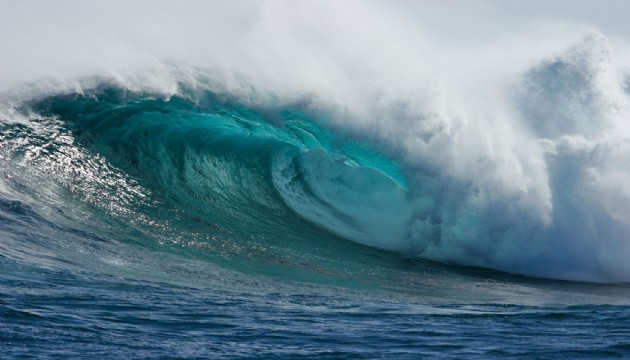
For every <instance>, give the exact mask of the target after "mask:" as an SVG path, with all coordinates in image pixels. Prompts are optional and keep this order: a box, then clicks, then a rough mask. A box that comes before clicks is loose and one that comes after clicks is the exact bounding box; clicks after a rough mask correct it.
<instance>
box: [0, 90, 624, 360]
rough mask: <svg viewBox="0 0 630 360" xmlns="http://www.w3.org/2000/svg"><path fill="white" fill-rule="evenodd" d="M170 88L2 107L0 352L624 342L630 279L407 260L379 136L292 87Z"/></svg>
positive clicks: (398, 182)
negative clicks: (279, 93) (340, 122)
mask: <svg viewBox="0 0 630 360" xmlns="http://www.w3.org/2000/svg"><path fill="white" fill-rule="evenodd" d="M182 93H183V95H181V96H174V97H171V98H163V97H159V96H157V95H153V94H146V93H138V92H132V91H128V90H125V89H124V88H121V87H119V86H114V85H111V84H109V83H105V84H102V85H101V86H99V87H96V88H94V89H92V90H90V91H88V92H87V93H86V92H83V93H60V94H53V95H49V96H43V97H37V98H35V99H31V100H28V101H24V102H23V103H22V104H21V105H20V107H19V108H18V111H17V113H16V114H14V115H15V116H14V117H11V118H9V117H7V118H3V119H2V122H1V123H0V124H1V125H0V170H1V173H0V350H1V357H3V358H147V357H150V358H223V357H225V358H234V357H236V358H247V357H253V358H256V357H258V358H291V359H292V358H303V357H305V358H317V359H321V358H324V359H326V358H348V359H355V358H370V359H371V358H418V357H434V356H436V357H453V358H492V357H496V358H503V357H517V358H610V357H629V356H630V340H629V339H630V306H629V305H630V287H629V286H628V285H625V284H589V283H581V282H567V281H554V280H545V279H539V278H531V277H524V276H517V275H510V274H507V273H501V272H495V271H492V270H485V269H480V268H470V267H461V266H457V265H456V264H438V263H434V262H430V261H426V260H422V259H421V258H419V257H418V256H416V255H418V254H419V253H421V250H422V249H420V248H419V247H417V246H413V244H411V245H410V244H407V243H402V242H400V241H398V240H397V239H401V238H405V234H402V233H397V232H398V231H399V228H398V227H396V226H395V225H397V224H398V221H399V219H400V218H403V217H404V216H406V214H407V212H408V211H409V209H406V208H405V205H404V202H402V199H404V198H405V196H407V195H406V194H407V193H409V192H410V191H413V189H411V188H410V187H411V186H412V185H413V184H410V183H409V181H408V177H409V172H408V170H406V169H405V166H404V164H402V163H401V162H400V161H398V160H396V159H395V158H394V157H392V156H390V155H391V154H387V153H383V152H381V151H379V147H378V146H377V145H374V144H372V145H369V144H365V143H362V142H360V141H357V139H356V138H353V137H352V136H348V135H347V134H345V133H343V132H338V131H336V129H334V127H330V126H328V125H327V124H328V122H327V121H326V116H325V114H322V113H321V112H317V111H313V109H312V108H308V107H304V106H302V105H300V104H295V105H291V106H282V107H274V106H266V107H256V106H252V105H251V104H250V105H245V104H244V103H243V102H240V101H239V100H238V99H234V98H231V97H229V96H223V95H220V94H216V93H212V92H202V93H194V92H188V93H187V92H185V91H183V92H182ZM315 117H319V118H318V119H319V120H318V121H314V120H313V119H314V118H315ZM24 118H27V119H28V121H25V120H23V119H24ZM20 119H22V120H20ZM427 172H428V174H430V170H427ZM427 176H429V175H427ZM449 196H452V194H451V195H449ZM432 221H435V222H436V223H439V221H441V220H440V219H439V218H438V217H436V218H435V219H433V220H432ZM388 234H391V239H392V240H391V241H389V242H388V240H389V239H390V237H389V236H388ZM351 240H354V241H351ZM392 242H393V244H392ZM429 243H430V241H429ZM531 271H532V272H534V273H535V272H536V269H531Z"/></svg>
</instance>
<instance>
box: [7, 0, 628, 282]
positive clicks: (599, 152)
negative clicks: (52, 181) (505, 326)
mask: <svg viewBox="0 0 630 360" xmlns="http://www.w3.org/2000/svg"><path fill="white" fill-rule="evenodd" d="M9 5H10V6H9ZM539 5H540V4H539ZM541 6H543V5H541ZM544 6H548V8H547V10H548V11H541V13H544V16H543V15H540V14H539V13H538V12H537V11H538V10H537V11H534V9H537V7H535V6H531V7H528V6H525V5H523V4H517V3H515V2H507V3H503V2H501V5H499V4H496V3H495V4H490V5H488V4H487V3H483V4H482V3H471V2H466V3H464V2H458V1H453V2H445V3H443V4H440V5H436V4H418V3H408V2H391V3H385V2H353V1H349V2H345V1H344V2H318V3H309V2H279V1H270V2H253V1H252V2H250V1H236V2H233V3H230V4H226V3H223V2H187V3H185V4H180V3H175V2H160V3H159V6H154V2H134V3H131V4H124V6H123V3H122V2H97V3H91V4H88V3H84V2H80V1H62V2H56V3H49V2H39V3H26V2H25V3H10V4H9V3H8V2H7V3H5V4H4V6H3V8H6V9H7V11H3V14H2V15H0V23H1V24H2V25H0V32H1V33H2V34H15V36H2V37H0V48H2V49H3V56H2V58H1V59H0V89H1V90H2V91H3V93H2V95H1V96H0V103H2V107H1V108H0V114H1V115H0V116H1V121H3V122H4V123H13V122H26V123H28V122H32V121H34V120H37V119H39V120H41V118H42V117H44V118H45V117H47V116H50V117H51V118H60V119H62V120H63V121H66V124H67V123H70V124H71V125H70V128H73V126H74V128H79V129H80V130H81V131H84V132H87V133H90V132H92V133H91V134H92V135H94V136H106V138H107V139H111V142H110V143H107V141H105V140H103V141H104V143H103V144H97V145H95V147H94V148H93V149H92V150H93V151H95V152H96V153H97V154H99V155H103V156H104V157H105V158H106V160H107V161H113V162H114V164H116V165H117V166H118V167H120V168H122V169H132V170H134V171H137V169H138V168H140V169H142V168H143V166H145V170H142V175H141V176H140V177H141V178H142V176H146V178H145V180H146V179H147V178H148V179H153V180H151V181H155V182H156V183H158V184H159V186H158V187H157V188H154V189H153V190H154V191H157V192H160V191H162V190H163V189H164V188H165V186H166V185H164V183H161V182H160V181H162V180H159V181H158V180H154V178H159V176H163V175H164V173H161V174H160V175H159V176H158V175H152V174H149V175H146V174H147V173H149V168H150V167H151V166H152V165H151V164H152V163H146V164H144V165H143V163H142V159H139V160H134V161H137V162H133V164H132V165H133V166H131V165H129V166H128V167H126V166H127V165H125V163H123V162H121V161H118V162H116V161H117V160H116V159H120V158H124V157H125V156H126V155H125V154H121V153H118V152H116V150H115V151H110V148H111V149H127V150H129V149H130V147H129V146H131V145H129V144H139V143H141V142H138V139H139V138H140V137H139V136H140V135H137V138H134V136H136V135H134V134H135V133H134V131H139V130H138V128H137V126H136V125H134V124H135V123H134V122H133V121H131V120H128V119H127V120H121V123H120V126H121V127H122V128H123V129H127V130H126V132H120V133H115V132H112V133H108V132H107V131H109V130H107V127H108V126H109V125H111V124H109V125H108V124H107V122H108V121H111V120H108V119H110V117H108V116H109V115H107V116H103V117H102V118H99V119H100V120H99V121H102V123H97V124H96V125H89V126H88V125H85V124H83V123H80V124H79V125H77V123H76V122H75V121H76V118H74V117H72V116H73V114H75V115H77V116H80V115H81V114H82V113H81V112H80V107H79V105H72V104H70V105H67V107H64V106H66V105H64V106H61V105H60V104H54V101H56V100H55V99H57V100H58V99H59V98H57V97H58V96H62V97H63V96H75V95H76V96H79V97H82V98H81V101H86V99H89V98H90V97H95V98H100V97H101V96H102V94H101V92H100V90H99V89H102V88H103V87H111V88H114V89H122V91H123V92H124V91H127V92H128V93H129V94H131V95H129V96H130V99H134V101H135V100H137V99H136V98H140V100H139V101H145V100H150V99H163V100H164V101H166V102H167V103H168V102H169V101H170V100H172V99H177V98H182V99H185V101H187V102H188V103H189V104H190V106H192V107H193V108H194V107H195V106H196V107H198V108H200V109H204V108H203V107H204V106H207V104H204V102H208V100H207V97H206V96H207V94H208V93H211V94H214V95H213V96H215V95H216V96H218V97H219V98H220V97H225V98H228V99H230V101H231V102H233V103H236V104H239V106H244V107H246V108H248V109H251V111H254V112H256V113H257V114H258V115H257V116H260V117H261V119H258V120H256V121H259V123H260V124H263V125H264V126H263V127H264V128H265V129H267V126H271V127H270V128H268V129H267V130H265V131H266V132H265V135H264V136H263V135H260V136H262V138H264V139H267V137H277V141H278V142H279V143H281V144H282V145H281V146H282V147H283V150H282V151H280V150H278V151H277V152H275V150H274V152H269V153H268V154H267V155H266V156H268V158H266V159H265V160H264V161H263V162H265V163H264V164H255V165H252V166H256V169H257V170H255V171H254V170H251V169H250V171H252V172H254V173H255V172H256V171H259V172H260V173H264V174H266V173H269V174H271V175H270V178H269V179H262V180H260V179H258V180H260V181H261V182H262V183H264V184H265V185H264V186H269V188H265V189H267V190H265V191H269V192H270V193H274V192H275V193H276V194H277V195H274V196H278V197H279V199H281V201H282V203H283V204H284V205H283V206H286V207H287V208H288V209H289V211H291V213H292V214H294V215H295V216H297V217H299V218H301V219H303V220H305V221H306V222H307V223H309V224H311V225H313V226H315V227H316V228H317V229H323V230H325V231H328V232H330V233H332V234H334V235H335V236H340V237H342V238H345V239H347V240H351V241H353V242H356V243H359V244H363V245H367V246H370V247H374V248H377V249H383V250H391V251H394V252H396V253H399V254H401V255H402V256H404V257H409V258H422V259H428V260H434V261H438V262H442V263H446V264H455V265H466V266H468V265H470V266H479V267H484V268H490V269H495V270H501V271H507V272H513V273H518V274H524V275H532V276H540V277H545V278H553V279H568V280H586V281H596V282H627V281H630V265H628V262H627V259H628V258H629V257H630V220H629V218H628V215H627V214H630V187H629V185H628V184H630V181H629V180H630V166H629V165H630V164H629V163H628V159H630V146H629V142H628V139H629V138H630V128H629V126H628V124H627V121H628V119H629V117H630V94H629V91H628V80H627V79H628V71H627V69H628V64H629V62H628V59H630V57H629V54H630V52H629V51H628V49H629V47H628V45H627V40H628V32H627V31H628V28H627V27H626V26H625V25H624V24H625V23H624V22H623V19H620V20H618V21H617V20H615V19H613V20H612V21H606V22H603V21H601V20H600V18H599V17H598V15H597V14H596V13H590V12H589V10H588V9H589V8H590V7H591V6H592V5H591V4H589V3H584V4H581V5H576V6H573V7H572V10H571V11H568V12H565V11H564V10H563V9H556V7H557V6H556V5H553V4H552V5H544ZM544 6H543V8H544ZM609 6H610V8H609V9H610V10H611V11H612V10H613V9H617V10H618V11H617V12H619V13H622V10H623V9H624V7H627V5H625V4H624V3H623V2H612V3H610V4H609ZM538 8H539V7H538ZM591 15H592V16H591ZM589 16H591V17H589ZM24 19H28V20H30V21H24ZM607 20H610V19H609V18H607ZM123 97H124V96H123ZM51 99H52V100H51ZM51 101H53V105H50V106H49V105H47V104H49V103H50V102H51ZM62 101H69V100H68V99H62ZM222 101H223V100H222ZM78 103H80V102H77V104H78ZM42 104H44V105H42ZM110 105H111V108H107V109H105V110H103V111H105V112H106V113H105V114H110V113H111V114H115V112H116V111H117V110H116V109H119V108H123V109H124V108H125V106H129V104H128V103H127V100H124V99H123V100H121V101H120V102H118V100H116V101H113V102H112V103H111V104H108V106H110ZM170 105H171V104H170V103H168V104H165V105H164V108H159V110H158V111H163V112H166V113H171V114H176V116H183V117H184V118H185V117H186V116H187V115H185V114H184V113H180V111H197V110H190V109H188V108H187V107H186V106H188V105H186V106H184V108H185V110H183V108H176V109H174V110H173V109H171V108H170V107H169V106H170ZM231 106H232V105H230V106H227V109H228V110H222V111H232V110H233V108H232V107H231ZM25 109H28V111H27V110H25ZM77 109H79V110H77ZM134 109H135V108H129V111H130V112H132V113H133V112H134V111H135V110H134ZM136 110H137V109H136ZM151 111H155V108H151ZM204 111H205V110H204ZM283 111H284V112H286V111H290V112H291V111H292V112H294V113H296V114H299V116H304V117H303V118H301V120H299V121H298V122H299V124H300V125H299V126H301V127H305V128H308V131H306V132H307V133H308V134H307V135H305V136H312V137H313V139H314V140H312V142H309V141H306V140H304V139H302V140H301V141H300V142H298V143H295V142H292V141H293V140H291V141H288V140H286V137H290V136H296V135H295V133H296V132H297V130H295V131H294V130H291V131H294V132H291V131H288V130H286V131H288V132H283V131H285V130H282V129H283V127H287V126H288V127H289V128H290V127H291V126H292V125H291V124H295V122H291V121H295V120H294V119H293V120H292V119H290V118H287V117H286V116H284V115H282V114H283ZM182 114H184V115H182ZM278 114H280V115H278ZM199 115H200V116H202V117H204V116H210V117H212V116H218V115H216V114H215V113H212V112H210V115H208V113H206V114H204V113H203V111H200V114H199ZM285 115H286V114H285ZM138 116H141V115H138ZM283 116H284V117H283ZM134 121H136V120H134ZM142 121H146V124H147V125H146V126H147V129H149V130H147V131H154V133H155V134H158V135H159V140H160V141H161V143H158V144H156V145H151V144H149V145H147V146H148V147H147V148H140V146H141V145H138V146H139V147H138V148H134V147H133V146H132V147H131V149H132V150H133V151H138V152H143V153H146V154H150V153H151V151H155V154H160V156H161V155H163V154H164V153H165V152H168V151H169V146H170V145H173V144H175V145H177V146H190V143H195V142H194V141H193V140H191V138H185V139H183V140H181V139H180V140H176V139H169V136H173V137H177V136H191V134H190V133H187V132H186V131H180V130H174V127H173V128H171V126H174V125H171V124H170V123H169V122H168V121H163V122H159V121H156V120H147V119H144V120H142ZM152 121H156V122H155V123H153V122H152ZM191 121H192V120H191ZM195 121H196V120H195ZM216 121H219V120H216ZM221 121H223V120H221ZM224 125H225V126H227V127H230V129H232V128H231V126H236V125H230V124H227V123H226V124H224ZM63 126H66V125H62V127H63ZM83 126H86V127H85V128H84V127H83ZM190 126H192V125H190ZM238 126H241V125H238ZM274 126H275V127H277V129H275V128H274ZM312 127H316V128H318V129H319V128H321V129H323V130H322V131H323V133H324V135H317V134H316V133H313V132H312V131H315V130H312ZM193 128H194V129H196V130H199V131H208V132H209V133H210V132H214V133H213V134H215V135H216V134H217V133H220V136H226V137H230V136H236V135H234V134H232V133H228V131H227V130H226V131H225V132H223V130H221V131H219V130H216V129H212V128H206V127H205V125H204V126H201V125H199V127H196V128H195V127H194V126H193ZM103 129H105V130H103ZM278 129H280V130H278ZM239 131H241V130H239ZM317 131H319V130H317ZM243 133H244V132H243ZM121 134H122V135H121ZM239 134H240V133H239ZM287 134H288V135H287ZM313 134H315V135H313ZM123 135H124V136H130V138H129V139H128V140H125V141H129V143H128V144H126V145H125V144H124V143H123V145H120V147H116V146H118V145H116V144H114V143H113V142H114V141H123V140H121V139H122V138H123ZM198 135H199V134H195V136H198ZM329 138H330V139H332V140H328V139H329ZM339 139H342V140H339ZM199 141H201V140H199ZM204 141H211V140H204ZM226 141H227V140H226ZM235 141H236V142H239V141H241V140H235ZM261 141H262V140H261ZM265 141H266V140H265ZM274 141H275V140H274ZM180 142H181V144H183V145H181V144H180ZM328 142H330V143H332V144H333V145H330V146H329V145H326V144H327V143H328ZM337 143H348V144H353V145H354V144H359V145H360V148H361V149H367V150H361V151H362V153H361V154H360V155H357V153H356V152H355V151H354V150H349V148H348V147H347V146H346V147H344V146H345V145H343V146H337ZM141 144H143V143H141ZM239 144H240V142H239ZM274 144H275V143H274ZM286 144H290V145H291V147H290V149H289V150H287V149H285V148H284V146H287V145H286ZM86 146H87V147H89V146H92V143H89V144H88V145H86ZM99 146H103V148H101V147H99ZM134 146H136V145H134ZM151 146H153V147H151ZM231 146H232V145H231ZM251 146H254V145H251ZM256 146H258V145H256ZM273 146H276V145H273ZM277 146H280V145H277ZM213 149H214V150H213V151H216V148H213ZM265 149H266V148H265ZM296 149H298V150H299V151H298V150H296ZM322 149H323V150H322ZM171 150H172V149H171ZM107 151H110V152H109V153H108V152H107ZM120 151H124V150H120ZM265 151H266V150H265ZM255 153H256V152H255V151H253V152H251V153H248V155H247V156H255V155H254V154H255ZM182 154H188V153H186V152H185V151H184V152H182ZM180 155H181V154H180ZM180 155H177V156H180ZM169 156H171V155H167V156H166V158H169ZM182 156H189V155H182ZM147 157H149V158H150V156H149V155H147ZM245 158H246V157H245ZM195 159H196V158H195ZM204 159H205V160H204ZM202 160H203V161H206V160H207V159H206V158H203V159H201V160H199V159H196V160H195V161H200V162H199V163H198V164H197V165H196V166H200V167H203V166H207V167H209V166H210V165H208V164H210V163H204V162H203V161H202ZM169 161H175V160H172V159H171V160H169ZM208 161H210V160H208ZM213 161H214V160H213ZM203 164H205V165H203ZM212 164H214V165H212V166H215V167H214V168H213V169H215V170H216V169H217V168H218V165H217V164H216V163H212ZM224 165H225V164H224ZM250 165H251V164H250ZM225 166H226V167H225V168H222V169H223V170H222V171H226V172H229V171H237V170H234V169H233V168H232V166H234V168H238V169H241V168H242V166H244V165H241V164H240V163H238V164H237V165H234V164H232V163H230V164H229V166H228V165H225ZM247 166H249V165H247ZM258 166H260V168H258ZM264 166H266V167H264ZM164 171H165V173H168V171H167V170H164ZM239 171H240V170H239ZM136 175H137V174H136ZM229 176H232V177H234V178H235V177H236V175H229ZM208 178H212V176H208ZM298 178H299V181H298V182H296V181H297V180H295V179H298ZM249 184H250V185H252V186H258V185H259V184H260V183H259V182H257V181H253V180H252V181H251V182H250V183H249ZM200 186H201V187H200V189H202V188H204V186H205V185H200ZM217 186H222V185H217ZM208 188H211V186H208V187H207V188H206V189H208ZM197 190H199V189H197ZM197 190H194V191H197ZM187 191H188V192H190V191H193V190H185V191H183V192H187ZM194 191H193V192H194ZM199 191H201V190H199ZM239 191H246V190H243V189H240V190H239ZM249 191H252V193H251V194H255V195H256V196H257V195H259V193H258V192H257V190H256V189H250V190H249ZM177 196H180V195H177ZM177 196H176V198H177V199H178V200H177V201H180V202H179V203H177V201H176V203H177V204H178V205H177V206H180V207H185V206H186V204H189V203H184V202H181V198H180V197H177ZM169 201H170V200H169ZM198 206H199V207H200V208H201V207H202V206H201V205H198ZM274 206H275V205H274ZM278 206H279V205H278ZM184 211H191V210H184ZM193 212H194V211H193ZM195 214H196V216H202V217H203V216H204V215H203V214H202V215H199V212H196V213H195ZM279 218H281V216H280V217H278V218H274V220H272V219H269V223H273V222H274V221H276V220H277V219H279ZM274 224H275V223H274ZM273 226H275V225H273Z"/></svg>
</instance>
